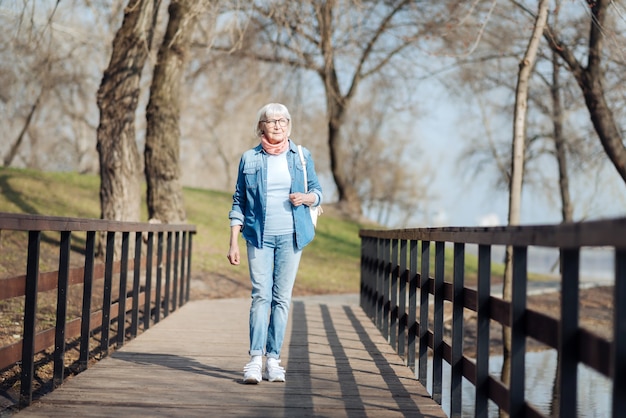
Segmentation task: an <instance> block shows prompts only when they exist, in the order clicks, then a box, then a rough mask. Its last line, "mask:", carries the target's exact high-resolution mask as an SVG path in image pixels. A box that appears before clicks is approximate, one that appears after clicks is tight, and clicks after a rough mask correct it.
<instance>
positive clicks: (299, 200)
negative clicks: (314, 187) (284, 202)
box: [289, 192, 315, 206]
mask: <svg viewBox="0 0 626 418" xmlns="http://www.w3.org/2000/svg"><path fill="white" fill-rule="evenodd" d="M289 200H290V201H291V204H292V205H294V206H300V205H306V206H311V205H312V204H314V203H315V195H314V194H313V193H300V192H296V193H291V194H290V195H289Z"/></svg>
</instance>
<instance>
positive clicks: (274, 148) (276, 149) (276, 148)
mask: <svg viewBox="0 0 626 418" xmlns="http://www.w3.org/2000/svg"><path fill="white" fill-rule="evenodd" d="M261 145H262V146H263V149H264V150H265V152H267V153H268V154H271V155H278V154H282V153H283V152H285V151H287V148H289V139H288V138H287V137H285V139H283V140H282V141H281V142H279V143H277V144H272V143H271V142H270V141H269V140H268V139H267V137H266V136H265V134H263V135H261Z"/></svg>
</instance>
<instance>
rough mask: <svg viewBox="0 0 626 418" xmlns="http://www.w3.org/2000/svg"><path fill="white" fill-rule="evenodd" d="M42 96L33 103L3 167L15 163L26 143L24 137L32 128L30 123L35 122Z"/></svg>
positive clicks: (4, 160)
mask: <svg viewBox="0 0 626 418" xmlns="http://www.w3.org/2000/svg"><path fill="white" fill-rule="evenodd" d="M42 95H43V92H40V93H39V96H37V100H35V103H33V105H32V106H31V107H30V112H28V116H26V120H25V121H24V126H23V127H22V130H21V131H20V133H19V135H18V136H17V139H16V140H15V142H14V143H13V145H11V148H10V149H9V152H8V153H7V155H5V156H4V159H3V165H4V166H5V167H9V166H10V165H11V164H12V163H13V160H14V159H15V156H16V155H17V152H18V150H19V149H20V146H21V145H22V142H23V141H24V136H26V132H27V131H28V127H29V126H30V122H31V121H32V120H33V115H34V114H35V111H36V110H37V108H38V107H39V103H41V96H42Z"/></svg>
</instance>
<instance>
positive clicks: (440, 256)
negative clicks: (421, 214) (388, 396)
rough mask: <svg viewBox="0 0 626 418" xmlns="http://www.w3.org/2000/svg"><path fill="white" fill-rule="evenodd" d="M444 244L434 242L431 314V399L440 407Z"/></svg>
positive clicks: (441, 388)
mask: <svg viewBox="0 0 626 418" xmlns="http://www.w3.org/2000/svg"><path fill="white" fill-rule="evenodd" d="M445 259H446V243H445V242H443V241H436V242H435V287H434V294H435V301H434V306H433V308H434V312H433V314H434V315H433V393H432V397H433V399H434V400H435V402H437V403H438V404H439V405H441V393H442V390H443V387H442V386H443V383H442V379H443V276H444V274H445Z"/></svg>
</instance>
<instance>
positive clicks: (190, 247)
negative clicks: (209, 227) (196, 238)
mask: <svg viewBox="0 0 626 418" xmlns="http://www.w3.org/2000/svg"><path fill="white" fill-rule="evenodd" d="M188 236H189V238H188V239H189V244H188V245H187V293H186V295H185V301H187V302H189V290H190V288H191V254H192V251H191V249H192V247H193V245H192V244H193V232H189V234H188Z"/></svg>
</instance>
